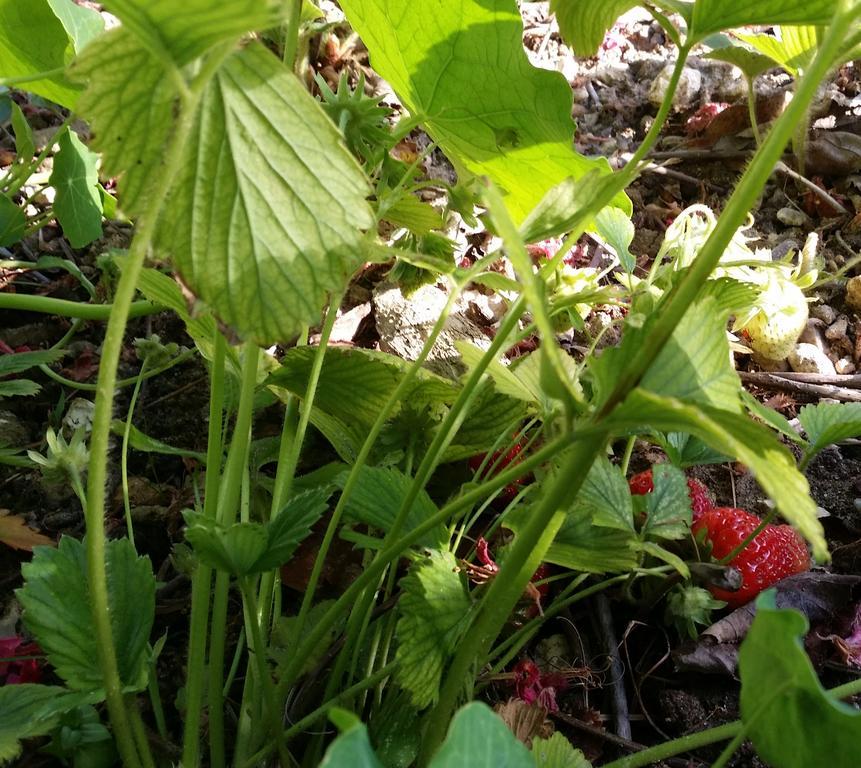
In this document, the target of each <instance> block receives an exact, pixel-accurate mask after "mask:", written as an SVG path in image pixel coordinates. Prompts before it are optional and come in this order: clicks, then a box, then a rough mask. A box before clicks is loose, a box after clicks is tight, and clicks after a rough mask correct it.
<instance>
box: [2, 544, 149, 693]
mask: <svg viewBox="0 0 861 768" xmlns="http://www.w3.org/2000/svg"><path fill="white" fill-rule="evenodd" d="M33 553H34V554H33V560H32V562H30V563H26V564H25V565H23V566H22V567H21V572H22V573H23V575H24V586H23V587H22V588H21V589H19V590H17V592H16V594H17V596H18V600H19V602H20V603H21V605H22V606H23V608H24V625H25V626H26V627H27V629H28V631H29V632H30V633H31V634H32V635H33V636H34V637H35V638H36V640H37V641H38V643H39V645H40V646H41V647H42V649H43V650H44V651H45V653H46V654H47V656H48V661H50V662H51V664H53V665H54V667H55V668H56V670H57V674H58V675H59V676H60V677H62V678H63V680H65V681H66V684H67V685H68V686H69V687H70V688H72V689H74V690H80V691H90V692H92V691H99V690H101V688H102V671H101V667H100V666H99V662H98V653H97V650H96V645H97V640H96V636H95V634H94V633H93V629H92V618H91V615H90V603H89V594H88V590H87V563H86V550H85V548H84V544H83V542H81V541H78V540H77V539H72V538H70V537H68V536H64V537H63V538H61V539H60V543H59V545H58V546H57V548H56V549H54V548H52V547H36V548H35V549H34V550H33ZM105 558H106V565H107V574H108V605H109V609H110V616H111V629H112V630H113V638H114V645H115V647H116V653H117V666H118V667H119V673H120V679H121V680H122V682H123V684H124V685H125V686H127V687H130V688H133V689H135V690H139V689H141V688H143V687H145V686H146V677H147V666H148V664H147V662H148V658H147V644H148V641H149V634H150V630H151V629H152V623H153V617H154V615H155V577H154V576H153V573H152V566H151V565H150V562H149V559H148V558H146V557H138V555H137V553H136V552H135V550H134V547H133V546H132V544H131V542H130V541H129V540H128V539H114V540H111V541H108V543H107V547H106V551H105Z"/></svg>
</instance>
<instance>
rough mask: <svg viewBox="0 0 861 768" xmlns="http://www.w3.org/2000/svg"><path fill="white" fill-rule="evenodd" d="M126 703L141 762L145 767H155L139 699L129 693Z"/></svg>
mask: <svg viewBox="0 0 861 768" xmlns="http://www.w3.org/2000/svg"><path fill="white" fill-rule="evenodd" d="M125 704H126V711H127V712H128V716H129V722H130V723H131V727H132V734H133V735H134V740H135V744H136V746H137V749H138V754H140V756H141V762H142V763H143V766H144V768H155V760H154V759H153V756H152V751H151V750H150V748H149V740H148V739H147V735H146V728H145V727H144V724H143V719H142V718H141V713H140V710H139V709H138V705H137V700H136V698H135V697H134V696H133V695H131V694H129V695H127V696H125Z"/></svg>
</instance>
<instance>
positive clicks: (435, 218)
mask: <svg viewBox="0 0 861 768" xmlns="http://www.w3.org/2000/svg"><path fill="white" fill-rule="evenodd" d="M381 218H383V219H385V220H386V221H389V222H391V223H392V224H394V225H395V226H398V227H406V228H407V229H408V230H409V231H410V232H413V233H415V234H417V235H426V234H427V233H428V232H431V231H432V230H434V229H442V227H443V226H444V224H445V222H444V221H443V217H442V214H441V213H440V212H439V211H438V210H437V209H436V208H434V207H433V206H432V205H431V204H430V203H425V202H422V201H421V200H419V199H418V198H417V197H416V196H415V195H404V196H403V197H401V198H399V199H398V201H397V202H396V203H395V204H394V205H390V206H389V207H388V208H386V209H385V211H383V212H382V214H381ZM389 258H391V256H390V257H389Z"/></svg>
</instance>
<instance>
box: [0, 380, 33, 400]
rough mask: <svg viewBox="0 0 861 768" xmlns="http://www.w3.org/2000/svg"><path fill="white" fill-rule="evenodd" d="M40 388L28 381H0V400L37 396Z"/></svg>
mask: <svg viewBox="0 0 861 768" xmlns="http://www.w3.org/2000/svg"><path fill="white" fill-rule="evenodd" d="M41 389H42V387H40V386H39V385H38V384H37V383H36V382H35V381H30V379H18V381H0V400H2V399H3V398H4V397H32V396H33V395H35V394H38V392H39V390H41Z"/></svg>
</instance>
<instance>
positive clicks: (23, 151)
mask: <svg viewBox="0 0 861 768" xmlns="http://www.w3.org/2000/svg"><path fill="white" fill-rule="evenodd" d="M11 104H12V130H13V131H15V159H16V160H17V161H18V162H19V163H29V162H30V161H31V160H32V159H33V155H34V154H35V153H36V144H35V143H34V141H33V131H32V130H31V129H30V124H29V123H28V122H27V118H26V117H24V113H23V112H22V111H21V107H19V106H18V103H17V102H15V101H13V102H11Z"/></svg>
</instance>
